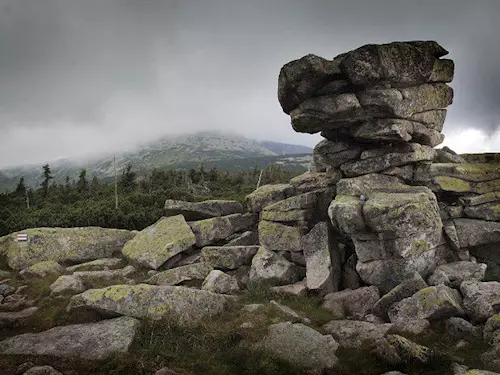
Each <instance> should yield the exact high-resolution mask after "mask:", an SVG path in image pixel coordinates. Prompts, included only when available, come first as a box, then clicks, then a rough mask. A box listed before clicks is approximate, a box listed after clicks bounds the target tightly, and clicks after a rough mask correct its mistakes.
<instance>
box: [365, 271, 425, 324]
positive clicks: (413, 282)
mask: <svg viewBox="0 0 500 375" xmlns="http://www.w3.org/2000/svg"><path fill="white" fill-rule="evenodd" d="M424 288H427V284H426V283H425V281H424V279H422V276H420V274H418V273H417V272H415V273H414V274H413V277H411V278H408V279H407V280H405V281H403V282H402V283H401V284H399V285H397V286H396V287H394V288H393V289H392V290H391V291H390V292H388V293H386V294H384V295H383V296H382V297H381V298H380V299H379V300H378V301H377V303H375V305H374V306H373V310H372V312H373V313H374V314H375V315H377V316H380V317H381V318H384V319H387V318H388V315H387V312H388V310H389V308H390V307H391V306H392V305H394V304H395V303H397V302H399V301H401V300H403V299H405V298H408V297H411V296H413V295H414V294H415V293H417V292H418V291H419V290H421V289H424Z"/></svg>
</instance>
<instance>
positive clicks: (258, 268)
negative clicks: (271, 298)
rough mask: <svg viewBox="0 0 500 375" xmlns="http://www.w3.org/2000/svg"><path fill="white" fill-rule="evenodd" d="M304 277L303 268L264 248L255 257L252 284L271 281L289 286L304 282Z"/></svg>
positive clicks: (251, 271) (251, 276)
mask: <svg viewBox="0 0 500 375" xmlns="http://www.w3.org/2000/svg"><path fill="white" fill-rule="evenodd" d="M304 276H305V270H304V269H303V268H300V267H298V266H296V265H295V264H293V263H292V262H289V261H288V260H286V259H285V258H283V257H282V256H281V255H278V254H276V253H274V252H272V251H269V250H267V249H265V248H264V247H261V248H260V249H259V251H258V252H257V254H256V255H255V256H254V258H253V260H252V268H251V269H250V282H264V281H270V282H275V283H277V284H279V285H287V284H293V283H295V282H297V281H299V280H302V279H303V278H304Z"/></svg>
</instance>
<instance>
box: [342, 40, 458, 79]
mask: <svg viewBox="0 0 500 375" xmlns="http://www.w3.org/2000/svg"><path fill="white" fill-rule="evenodd" d="M447 53H448V52H447V51H446V50H445V49H444V48H442V47H441V46H440V45H439V44H438V43H436V42H434V41H422V42H420V41H418V42H394V43H389V44H378V45H377V44H368V45H365V46H362V47H360V48H358V49H356V50H354V51H351V52H348V53H347V54H346V55H345V56H344V57H343V59H342V62H341V68H342V71H344V72H345V73H346V74H347V77H348V78H349V80H350V81H351V82H352V83H354V84H356V85H361V86H369V85H374V84H376V83H380V82H384V83H390V84H396V85H406V86H414V85H420V84H422V83H426V82H450V81H451V80H452V79H453V65H452V64H450V63H448V62H446V61H444V60H442V61H440V60H438V58H439V57H442V56H444V55H446V54H447ZM448 61H449V60H448Z"/></svg>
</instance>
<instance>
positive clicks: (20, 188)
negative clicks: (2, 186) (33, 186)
mask: <svg viewBox="0 0 500 375" xmlns="http://www.w3.org/2000/svg"><path fill="white" fill-rule="evenodd" d="M16 195H17V196H20V197H24V196H25V195H26V185H25V184H24V177H21V178H20V179H19V182H18V183H17V187H16Z"/></svg>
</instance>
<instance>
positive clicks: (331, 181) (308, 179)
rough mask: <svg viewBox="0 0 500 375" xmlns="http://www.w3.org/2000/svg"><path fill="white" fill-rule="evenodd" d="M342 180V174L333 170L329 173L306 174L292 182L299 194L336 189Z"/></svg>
mask: <svg viewBox="0 0 500 375" xmlns="http://www.w3.org/2000/svg"><path fill="white" fill-rule="evenodd" d="M341 178H342V173H341V172H340V171H339V170H337V169H333V170H330V171H328V172H327V173H319V172H306V173H303V174H301V175H300V176H297V177H294V178H292V179H291V180H290V184H291V185H292V186H293V187H294V188H295V190H296V192H297V193H298V194H302V193H307V192H311V191H315V190H319V189H328V188H331V187H334V186H335V184H336V183H337V182H339V180H340V179H341Z"/></svg>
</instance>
